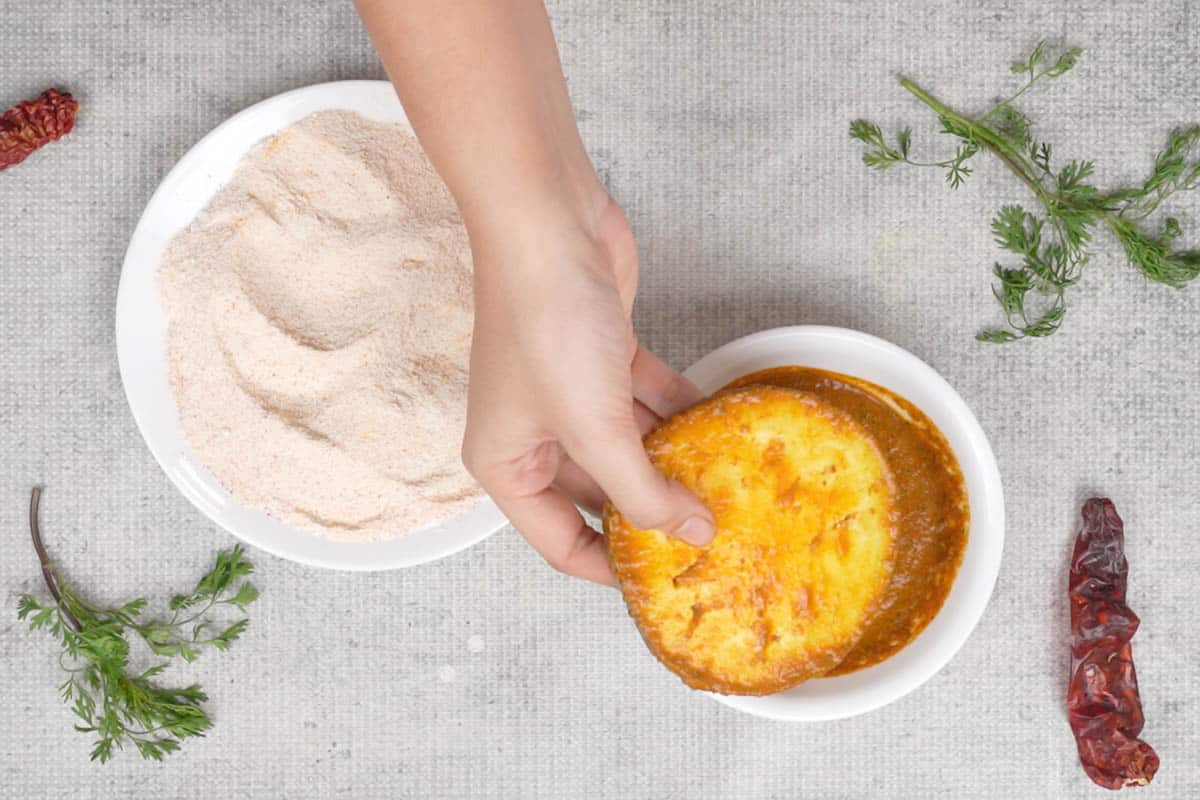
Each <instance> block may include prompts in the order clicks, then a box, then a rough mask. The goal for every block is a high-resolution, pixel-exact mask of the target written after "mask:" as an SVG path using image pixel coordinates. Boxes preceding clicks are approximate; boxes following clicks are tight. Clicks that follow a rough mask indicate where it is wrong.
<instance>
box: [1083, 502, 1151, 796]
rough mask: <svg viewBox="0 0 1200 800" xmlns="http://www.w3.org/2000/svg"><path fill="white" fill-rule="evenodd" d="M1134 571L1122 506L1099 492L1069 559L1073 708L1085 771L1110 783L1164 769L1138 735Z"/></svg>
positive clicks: (1140, 779)
mask: <svg viewBox="0 0 1200 800" xmlns="http://www.w3.org/2000/svg"><path fill="white" fill-rule="evenodd" d="M1128 576H1129V563H1128V562H1127V561H1126V560H1125V528H1124V525H1123V524H1122V522H1121V518H1120V517H1119V516H1118V515H1117V509H1116V506H1114V505H1113V504H1112V501H1111V500H1105V499H1101V498H1098V497H1093V498H1092V499H1091V500H1088V501H1087V502H1086V503H1084V504H1083V527H1082V528H1081V529H1080V531H1079V537H1078V538H1077V539H1076V540H1075V552H1074V554H1073V555H1072V557H1071V579H1070V580H1071V585H1070V592H1071V680H1070V684H1069V686H1068V688H1067V710H1068V715H1069V717H1070V720H1071V730H1072V731H1073V732H1074V733H1075V743H1076V745H1077V746H1078V748H1079V760H1080V762H1082V763H1083V769H1084V772H1086V773H1087V774H1088V777H1089V778H1091V779H1092V780H1093V781H1094V782H1095V783H1097V784H1099V785H1100V786H1103V787H1105V788H1106V789H1120V788H1122V787H1124V786H1145V785H1146V784H1147V783H1149V782H1150V781H1151V779H1153V778H1154V773H1155V772H1157V771H1158V755H1157V754H1156V753H1155V752H1154V749H1153V748H1152V747H1150V745H1148V744H1146V743H1145V742H1143V741H1142V740H1141V739H1139V738H1138V734H1139V733H1141V732H1142V723H1143V722H1144V719H1143V717H1142V701H1141V697H1140V696H1139V695H1138V686H1137V673H1136V672H1135V671H1134V669H1133V650H1132V648H1131V647H1130V644H1129V640H1130V639H1132V638H1133V634H1134V632H1135V631H1137V629H1138V624H1139V622H1140V620H1139V619H1138V617H1137V615H1136V614H1134V613H1133V612H1132V611H1131V610H1130V609H1129V606H1128V605H1126V604H1125V586H1126V582H1127V579H1128Z"/></svg>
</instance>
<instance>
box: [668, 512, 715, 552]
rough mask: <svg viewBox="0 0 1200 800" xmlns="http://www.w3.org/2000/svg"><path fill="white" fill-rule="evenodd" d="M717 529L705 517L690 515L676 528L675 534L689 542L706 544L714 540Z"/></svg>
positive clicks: (698, 544)
mask: <svg viewBox="0 0 1200 800" xmlns="http://www.w3.org/2000/svg"><path fill="white" fill-rule="evenodd" d="M714 533H716V529H715V528H714V527H713V524H712V523H711V522H709V521H708V520H706V519H705V518H704V517H688V518H687V519H685V520H684V521H683V524H682V525H680V526H679V527H678V528H676V529H675V536H676V537H677V538H679V539H683V540H684V541H685V542H687V543H688V544H694V545H697V546H700V545H706V544H708V543H709V542H711V541H712V538H713V534H714Z"/></svg>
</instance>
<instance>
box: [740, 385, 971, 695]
mask: <svg viewBox="0 0 1200 800" xmlns="http://www.w3.org/2000/svg"><path fill="white" fill-rule="evenodd" d="M750 385H767V386H778V387H782V388H790V389H795V390H798V391H806V392H810V393H812V394H816V395H818V396H819V397H821V398H822V399H824V400H825V401H827V402H829V403H830V404H831V405H833V406H835V407H837V408H839V409H841V410H842V411H844V412H846V413H847V414H849V415H850V416H851V417H853V418H854V419H855V420H856V421H857V422H858V423H859V424H861V425H862V426H863V427H865V428H866V429H867V430H869V431H870V432H871V435H872V437H873V438H874V439H875V442H876V444H877V445H878V446H879V449H880V451H881V452H882V453H883V456H884V460H886V461H887V463H888V466H889V468H890V469H891V471H892V474H894V475H897V476H901V478H900V479H899V480H897V482H896V495H895V508H896V510H897V511H898V512H899V522H898V525H897V530H896V543H895V547H894V553H895V558H894V569H893V571H892V578H891V581H890V583H889V586H888V589H887V591H886V592H885V594H884V596H883V598H882V599H881V601H880V610H879V613H878V614H876V615H875V618H874V619H873V621H872V622H871V623H870V624H869V625H868V626H867V627H866V629H865V630H864V631H863V636H862V638H861V639H860V640H859V642H858V644H856V645H855V646H854V648H853V649H852V650H851V651H850V652H849V653H848V654H847V655H846V657H845V658H844V659H843V660H842V662H841V663H840V664H838V665H837V666H836V667H834V668H833V669H831V670H830V671H829V672H828V673H827V676H829V677H832V676H834V675H845V674H846V673H849V672H854V671H856V670H859V669H863V668H865V667H869V666H871V665H873V664H877V663H879V662H880V661H883V660H885V659H887V658H890V657H891V656H893V655H895V654H896V653H897V652H899V651H900V650H901V649H902V648H904V647H905V646H906V645H907V644H908V643H909V642H911V641H912V640H913V639H915V638H916V637H917V635H919V634H920V633H921V631H922V630H924V629H925V627H926V626H927V625H928V624H929V622H930V621H931V620H932V619H933V618H934V616H936V615H937V612H938V610H939V609H941V607H942V604H943V602H945V599H946V596H947V595H948V594H949V592H950V588H951V586H952V584H953V582H954V578H955V575H956V574H957V572H958V567H959V564H960V563H961V562H962V556H963V552H964V551H965V550H966V545H967V532H968V528H969V522H970V509H969V504H968V502H967V494H966V488H965V486H964V484H963V479H962V473H961V471H960V470H959V467H958V460H957V459H956V458H955V457H954V451H953V450H951V448H950V444H949V443H948V442H947V441H946V438H945V437H944V436H943V435H942V432H941V431H940V430H938V428H937V426H936V425H934V423H933V421H932V420H930V419H929V417H927V416H925V414H924V413H923V412H922V411H921V410H920V409H918V408H917V407H916V406H914V405H913V404H912V403H910V402H909V401H907V400H905V399H904V398H903V397H900V396H899V395H897V394H896V393H894V392H891V391H889V390H887V389H885V388H883V387H882V386H878V385H876V384H874V383H871V382H869V381H864V380H862V379H861V378H855V377H852V376H850V375H841V374H838V373H834V372H826V371H824V370H818V369H811V368H807V367H776V368H774V369H767V370H763V371H761V372H756V373H753V374H751V375H746V376H744V377H742V378H739V379H738V380H736V381H734V382H732V383H731V384H729V386H728V387H726V390H729V389H735V388H737V387H741V386H750Z"/></svg>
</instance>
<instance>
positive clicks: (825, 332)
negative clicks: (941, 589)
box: [684, 325, 1005, 722]
mask: <svg viewBox="0 0 1200 800" xmlns="http://www.w3.org/2000/svg"><path fill="white" fill-rule="evenodd" d="M766 348H777V349H775V350H772V351H771V352H774V353H776V354H777V355H769V354H768V351H767V350H766ZM784 353H786V354H787V355H783V354H784ZM818 354H823V355H818ZM814 362H817V363H814ZM887 363H890V364H892V367H891V370H892V372H893V373H894V375H886V374H885V372H881V371H879V369H877V368H876V367H873V366H871V365H878V364H887ZM864 364H866V365H867V366H865V367H864ZM789 365H798V366H814V367H820V368H823V369H828V370H831V371H835V372H842V373H845V374H847V375H853V376H856V377H860V378H863V379H865V380H869V381H872V382H874V383H877V384H879V385H881V386H884V387H885V388H888V389H892V390H893V391H896V392H897V393H898V394H900V395H901V396H903V397H905V398H906V399H908V400H909V401H910V402H912V403H914V404H915V405H917V406H918V407H919V408H920V409H921V410H922V411H923V412H924V413H925V414H926V415H927V416H929V417H930V419H932V420H933V421H934V422H935V423H936V424H937V425H938V427H939V428H940V429H941V430H942V433H943V434H944V435H945V436H946V438H947V439H948V440H949V441H950V444H951V447H952V449H953V450H954V452H955V456H956V457H957V458H958V460H959V465H960V467H961V469H962V471H963V476H964V479H965V480H966V483H967V490H968V502H969V504H970V509H971V521H970V529H969V534H968V540H967V550H966V552H965V553H964V557H963V563H962V565H961V566H960V568H959V572H958V576H957V577H956V579H955V582H954V585H953V586H952V587H951V591H950V594H949V596H948V597H947V599H946V602H945V604H944V605H943V606H942V609H941V610H940V611H939V612H938V614H937V616H936V617H935V618H934V619H933V620H932V621H931V622H930V624H929V625H928V626H927V627H926V628H925V630H923V631H922V632H921V634H920V635H918V637H917V638H916V639H915V640H914V641H913V642H911V643H910V644H909V645H908V646H906V647H905V648H904V649H903V650H901V651H900V652H898V653H897V654H896V655H894V656H892V658H890V659H888V660H886V661H884V662H882V663H880V664H876V665H874V666H872V667H868V668H867V669H863V670H859V671H857V672H854V673H851V674H849V675H843V676H838V677H834V678H819V679H815V680H812V681H808V682H807V683H805V684H802V685H800V686H798V687H796V688H794V689H791V690H789V691H786V692H781V693H779V694H775V695H768V696H766V697H750V696H737V695H720V694H709V696H710V697H712V698H713V699H715V700H717V701H718V702H720V703H723V704H724V705H727V706H730V707H732V708H735V709H738V710H739V711H743V712H745V713H748V714H752V715H755V716H759V717H764V718H767V719H774V720H780V721H795V722H824V721H832V720H837V719H844V718H847V717H852V716H856V715H859V714H865V713H867V712H870V711H874V710H876V709H878V708H881V707H883V706H885V705H888V704H889V703H893V702H895V701H897V700H899V699H900V698H902V697H904V696H905V695H907V694H909V693H910V692H912V691H914V690H916V689H917V688H918V687H920V686H921V685H922V684H924V683H925V682H926V681H928V680H929V679H930V678H932V677H933V676H934V675H935V674H937V673H938V672H939V671H940V670H941V669H942V668H944V667H945V666H946V665H947V664H948V663H949V662H950V661H951V660H952V659H953V658H954V656H955V655H956V654H957V653H958V651H959V650H960V649H961V648H962V646H963V645H964V644H966V642H967V639H969V638H970V636H971V633H972V632H973V631H974V629H975V627H976V626H977V625H978V623H979V621H980V619H981V618H982V617H983V613H984V611H985V609H986V607H987V604H988V601H989V600H990V598H991V595H992V592H993V590H994V589H995V585H996V580H997V578H998V576H999V574H1000V564H1001V560H1002V557H1003V550H1004V527H1005V512H1004V494H1003V485H1002V482H1001V477H1000V469H999V466H998V465H997V463H996V459H995V456H994V454H993V453H992V449H991V445H990V444H989V443H988V439H987V435H986V434H985V433H984V431H983V428H982V426H981V425H980V424H979V421H978V420H977V419H976V417H975V415H974V413H973V412H972V411H971V409H970V407H969V406H968V405H967V403H966V401H964V400H963V398H962V397H961V396H960V395H959V394H958V392H957V391H955V390H954V388H953V387H952V386H951V385H950V384H949V383H948V382H947V381H946V380H945V379H944V378H943V377H942V376H941V375H940V374H939V373H938V372H937V371H936V370H934V369H933V368H932V367H931V366H929V365H928V364H926V363H925V362H924V361H922V360H921V359H920V358H918V357H917V356H915V355H913V354H912V353H910V352H909V351H907V350H905V349H903V348H901V347H899V346H898V345H895V344H892V343H891V342H888V341H885V340H883V339H880V338H878V337H876V336H872V335H870V334H867V333H863V332H861V331H855V330H850V329H847V328H838V327H831V326H824V325H795V326H790V327H782V328H773V329H769V330H765V331H759V332H758V333H753V334H750V335H748V336H744V337H742V338H739V339H735V340H733V341H731V342H729V343H728V344H725V345H723V346H721V347H719V348H717V349H716V350H713V351H712V352H710V353H708V354H707V355H705V356H703V357H702V358H700V359H699V360H698V361H696V363H694V364H692V366H690V367H689V368H688V369H687V370H685V372H684V374H685V375H686V376H687V377H689V378H691V379H692V380H693V381H694V382H695V383H696V384H697V385H698V386H699V387H700V389H701V390H703V391H705V392H711V391H714V390H716V389H718V388H720V386H723V385H724V384H725V383H727V382H729V381H730V380H733V379H734V378H737V377H740V376H742V375H746V374H749V373H750V372H755V371H757V370H759V369H766V368H768V367H772V366H789ZM896 376H899V377H896ZM904 376H907V378H905V377H904ZM893 378H894V379H893ZM920 386H924V387H925V389H924V390H922V391H914V387H920ZM927 393H928V394H927ZM914 395H916V396H914ZM930 397H937V398H939V400H940V401H939V402H936V403H933V402H929V398H930ZM922 400H925V401H926V402H921V401H922Z"/></svg>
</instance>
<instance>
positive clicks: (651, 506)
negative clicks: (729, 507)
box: [463, 190, 713, 584]
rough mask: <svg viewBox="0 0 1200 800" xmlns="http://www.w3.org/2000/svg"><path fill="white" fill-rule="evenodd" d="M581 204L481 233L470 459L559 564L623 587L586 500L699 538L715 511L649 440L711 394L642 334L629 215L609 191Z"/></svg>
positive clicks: (708, 530) (522, 528)
mask: <svg viewBox="0 0 1200 800" xmlns="http://www.w3.org/2000/svg"><path fill="white" fill-rule="evenodd" d="M581 205H582V206H583V207H584V211H583V212H582V213H580V214H571V213H567V212H564V211H562V210H560V209H559V208H556V210H555V211H552V212H550V213H548V214H539V215H536V217H537V219H536V224H532V223H524V224H522V226H521V229H520V230H513V229H504V230H497V231H494V232H491V233H489V232H488V231H486V230H479V229H476V230H473V231H472V248H473V250H474V256H475V331H474V339H473V344H472V348H471V375H470V390H469V401H468V411H467V428H466V435H465V438H464V442H463V462H464V463H465V464H466V466H467V469H468V470H470V472H471V474H472V475H474V476H475V478H476V479H477V480H478V481H479V483H480V484H481V485H482V486H483V487H484V489H486V490H487V491H488V493H489V494H490V495H491V496H492V498H493V500H495V502H496V504H497V505H498V506H499V507H500V508H501V510H502V511H504V513H505V514H506V515H507V516H508V518H509V520H510V521H511V522H512V523H513V525H514V526H515V527H516V529H517V530H518V531H519V532H520V533H521V534H522V535H523V536H524V537H525V538H526V539H527V540H528V541H529V543H530V544H531V545H533V547H534V548H535V549H537V551H538V552H540V553H541V554H542V556H543V557H544V558H545V559H546V561H547V562H549V564H550V565H551V566H553V567H554V568H556V569H558V570H560V571H561V572H564V573H566V574H568V575H574V576H577V577H581V578H586V579H588V580H591V581H595V582H597V583H604V584H612V583H614V578H613V575H612V571H611V569H610V567H609V563H608V559H607V556H606V554H605V551H604V542H603V539H602V537H600V535H599V534H597V533H596V532H595V531H593V530H592V529H591V528H590V527H588V525H587V524H586V523H585V522H584V520H583V517H582V516H580V514H579V512H578V511H577V510H576V508H575V505H574V503H575V502H577V503H579V505H581V506H583V507H585V508H588V509H590V510H593V511H596V510H598V509H599V508H600V506H602V505H603V503H604V499H605V497H606V496H607V497H608V498H610V499H611V500H612V502H613V504H614V505H616V506H617V508H619V509H620V510H621V513H622V514H623V515H625V517H626V518H628V519H629V520H630V521H632V522H633V523H634V524H635V525H637V526H638V527H641V528H653V529H658V530H662V531H664V532H666V533H669V534H672V535H675V536H678V537H679V538H681V539H684V540H685V541H689V542H691V543H693V544H697V545H702V544H706V543H707V542H708V541H709V540H710V539H711V538H712V535H713V520H712V515H711V514H710V513H709V511H708V509H706V508H705V507H704V505H703V503H701V502H700V500H698V499H697V498H696V497H695V496H694V495H693V494H691V492H689V491H688V490H687V489H685V488H684V487H683V486H681V485H680V484H678V483H676V482H674V481H670V480H668V479H667V478H665V477H664V476H663V475H662V474H660V473H659V472H658V471H657V470H656V469H655V468H654V466H653V465H652V464H651V463H650V460H649V458H648V457H647V456H646V453H645V450H644V449H643V447H642V441H641V437H642V434H644V433H645V432H646V431H648V430H649V429H650V428H651V427H653V426H654V425H656V424H657V423H658V422H659V421H661V420H662V419H663V418H665V417H667V416H670V415H671V414H674V413H675V412H677V411H680V410H682V409H683V408H686V407H687V406H689V405H691V404H692V403H694V402H696V401H697V400H699V399H701V397H702V395H701V393H700V391H699V390H698V389H697V388H696V387H695V386H694V385H692V383H691V382H690V381H688V380H687V379H686V378H684V377H683V376H681V375H679V374H678V373H676V372H675V371H674V370H673V369H671V367H669V366H668V365H667V364H665V363H664V362H663V361H661V360H659V359H658V357H657V356H655V355H654V354H653V353H651V352H650V351H649V350H647V349H645V348H644V347H641V346H640V345H639V344H638V343H637V339H636V338H635V336H634V333H633V326H632V324H631V321H630V314H631V312H632V309H633V300H634V295H635V293H636V291H637V273H638V259H637V245H636V243H635V242H634V239H633V233H632V231H631V229H630V227H629V223H628V221H627V220H626V218H625V215H624V213H623V212H622V211H621V209H620V207H619V206H617V204H616V203H615V202H613V200H612V199H611V198H609V196H608V195H607V194H606V193H604V192H603V191H602V190H601V191H597V192H595V193H594V197H593V198H590V199H589V200H588V201H587V202H584V203H582V204H581ZM525 216H526V217H528V216H529V215H525ZM573 501H574V502H573Z"/></svg>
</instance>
